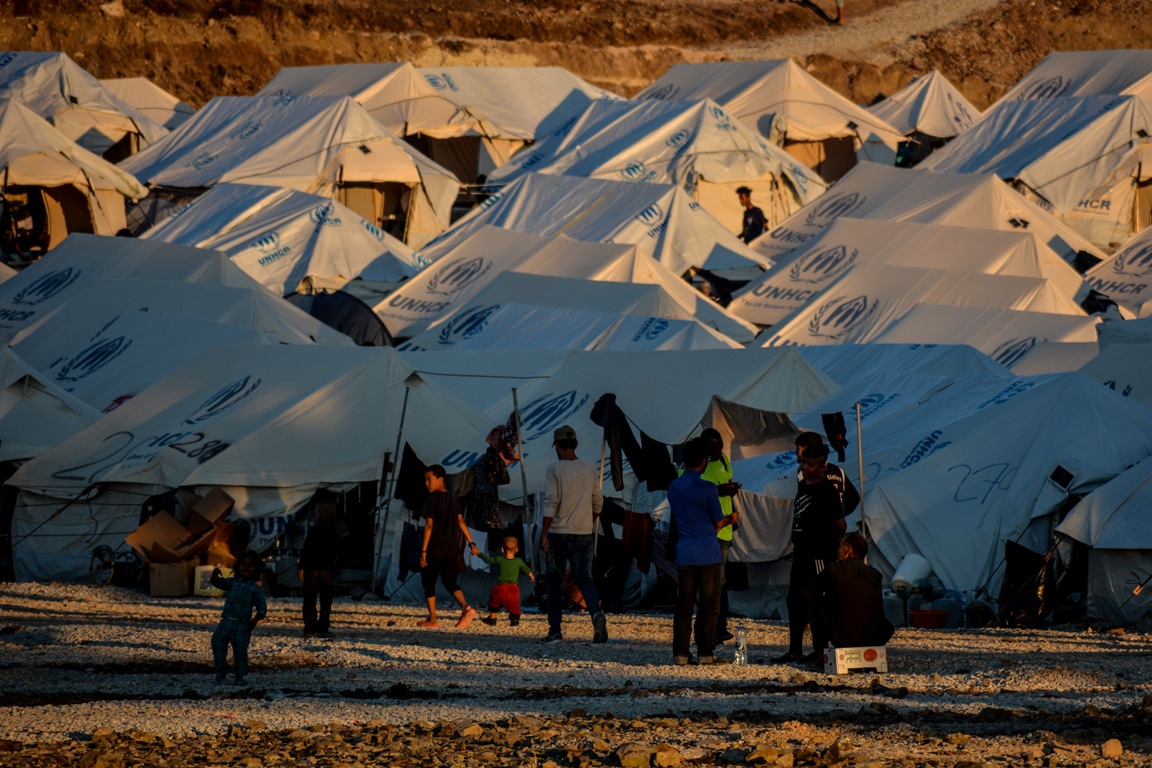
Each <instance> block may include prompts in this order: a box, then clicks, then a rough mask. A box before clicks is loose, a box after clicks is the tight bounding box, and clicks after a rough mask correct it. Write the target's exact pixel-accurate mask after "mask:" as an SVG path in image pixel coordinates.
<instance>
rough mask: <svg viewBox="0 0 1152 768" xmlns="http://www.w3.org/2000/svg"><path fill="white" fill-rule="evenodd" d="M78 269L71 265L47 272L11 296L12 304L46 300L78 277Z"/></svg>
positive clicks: (38, 302) (32, 303) (35, 302)
mask: <svg viewBox="0 0 1152 768" xmlns="http://www.w3.org/2000/svg"><path fill="white" fill-rule="evenodd" d="M80 274H81V272H80V270H79V269H74V268H73V267H67V268H65V269H58V270H56V271H55V272H49V273H48V274H46V275H44V276H43V277H39V278H36V280H35V281H34V282H33V283H32V284H31V285H29V286H28V287H27V288H22V289H20V291H19V292H18V293H17V294H16V295H15V296H13V297H12V303H13V304H29V305H36V304H40V303H41V302H45V301H48V299H50V298H52V297H53V296H55V295H56V294H58V293H60V291H62V290H64V289H65V288H67V287H68V286H70V285H72V283H74V282H76V279H77V278H78V277H80Z"/></svg>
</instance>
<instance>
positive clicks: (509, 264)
mask: <svg viewBox="0 0 1152 768" xmlns="http://www.w3.org/2000/svg"><path fill="white" fill-rule="evenodd" d="M421 255H423V254H421ZM507 272H519V273H524V274H525V275H541V276H548V277H552V278H568V279H579V280H581V281H598V282H600V283H603V284H604V285H606V286H607V285H616V286H618V287H616V288H614V289H613V288H604V290H603V291H599V292H598V293H599V295H600V296H601V297H607V296H608V295H609V294H608V293H607V292H608V291H613V290H614V291H615V293H612V294H611V295H612V296H615V297H617V298H616V299H615V300H617V301H621V302H625V303H622V304H618V305H613V304H611V301H610V300H607V299H606V298H601V299H599V300H597V302H596V304H595V305H594V306H591V305H587V304H583V305H573V304H566V303H563V302H565V301H566V300H569V298H568V297H565V296H563V294H562V293H561V294H560V295H555V294H554V295H553V296H552V297H551V298H550V301H553V302H561V303H554V304H552V306H557V307H562V306H566V307H569V308H573V309H575V308H583V309H596V310H598V311H610V312H617V313H618V314H625V313H626V312H625V309H626V306H630V307H631V308H632V310H631V313H632V314H635V313H636V312H647V311H648V310H652V311H653V312H655V311H656V310H657V309H659V310H660V312H661V314H660V316H663V317H666V318H667V319H692V318H693V317H695V318H696V319H698V320H700V321H701V322H703V323H705V324H706V325H709V326H711V327H713V328H716V329H717V330H719V331H720V332H721V333H723V334H725V335H726V336H729V337H731V338H732V339H733V340H736V341H749V340H751V339H752V337H753V336H755V335H756V329H755V328H754V327H753V326H752V325H751V324H749V323H746V322H744V321H742V320H739V319H738V318H736V317H734V316H732V315H730V314H729V313H727V312H725V311H724V309H723V308H721V307H720V306H718V305H716V304H714V303H713V302H712V301H710V300H708V299H707V298H705V297H704V296H703V294H701V293H700V292H698V291H696V290H695V289H693V288H692V287H690V286H689V285H688V284H687V283H686V282H684V281H683V280H681V279H680V278H678V277H676V276H675V275H673V274H672V273H670V272H669V271H668V270H667V269H665V268H664V267H663V266H662V265H660V264H659V263H657V262H655V261H653V260H652V258H651V257H650V256H649V255H647V253H645V251H644V250H642V249H641V247H640V246H638V245H625V244H614V243H595V242H592V243H589V242H582V241H579V240H573V239H570V238H569V237H567V236H565V235H558V236H554V237H538V236H536V235H532V234H526V233H523V232H514V231H509V230H503V229H498V228H496V227H488V226H482V227H480V228H478V229H476V230H475V231H474V234H472V235H471V236H470V237H468V238H466V239H462V240H461V241H460V242H459V245H458V246H457V247H455V248H453V249H452V250H450V251H445V252H444V253H443V254H442V255H441V256H439V257H438V258H437V260H436V261H435V262H433V263H432V265H431V266H429V267H428V268H426V269H425V270H424V271H423V272H421V273H420V274H419V275H417V276H416V277H414V278H412V279H411V280H409V281H408V282H407V283H405V284H404V285H402V286H401V287H400V288H399V289H398V290H396V291H395V292H394V293H392V294H390V295H389V296H387V297H386V298H385V299H384V300H382V301H379V302H377V303H375V304H374V309H375V311H376V314H377V315H378V316H379V317H380V318H381V320H383V321H384V324H385V326H386V327H387V328H388V330H389V331H390V332H391V333H392V334H393V335H394V336H398V337H410V336H413V335H415V334H417V333H421V332H423V331H425V330H427V329H428V328H429V327H431V326H432V325H434V324H435V323H437V322H439V321H440V320H442V319H443V318H445V317H447V316H448V315H449V314H451V313H453V312H455V311H457V310H459V309H460V308H462V307H464V306H466V305H477V304H478V302H479V303H484V302H483V301H482V300H481V299H479V298H478V294H480V293H482V292H483V291H484V289H485V287H486V286H488V285H489V284H490V283H492V282H493V281H494V280H496V279H497V277H498V276H499V275H502V274H505V273H507ZM538 282H539V287H538V289H539V290H543V289H544V285H545V283H544V281H538ZM625 283H634V284H637V285H639V286H646V287H637V288H632V289H629V288H625V287H622V285H623V284H625ZM556 284H557V282H556V281H555V280H554V281H553V282H552V283H551V284H549V285H551V286H555V285H556ZM518 285H522V288H523V290H536V289H537V288H528V287H527V286H526V285H524V284H523V281H522V282H521V283H518ZM574 290H575V288H574ZM580 291H581V295H588V294H589V293H590V292H597V291H596V289H595V287H593V286H586V287H585V288H584V289H580ZM641 295H643V296H646V297H649V298H648V299H646V300H645V302H646V303H644V304H643V306H644V307H645V309H641V308H640V305H638V304H637V303H636V302H637V300H638V297H639V296H641ZM626 297H629V298H626ZM529 300H530V301H531V303H533V304H548V303H549V302H548V301H545V300H544V297H543V296H542V295H539V294H536V293H532V292H529V293H522V294H519V295H517V294H516V293H515V292H514V291H512V292H509V291H504V292H502V293H501V295H500V298H499V299H496V298H494V297H491V296H490V298H489V299H488V300H487V301H488V303H491V302H492V301H497V302H507V301H511V302H515V303H521V304H525V303H529ZM652 302H654V303H652ZM666 313H672V314H666Z"/></svg>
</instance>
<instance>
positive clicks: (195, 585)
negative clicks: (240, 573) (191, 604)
mask: <svg viewBox="0 0 1152 768" xmlns="http://www.w3.org/2000/svg"><path fill="white" fill-rule="evenodd" d="M215 569H216V566H214V565H198V566H196V575H195V578H194V579H193V580H192V594H194V595H197V596H199V597H223V596H224V593H223V592H222V591H221V590H219V589H216V587H214V586H212V571H213V570H215ZM220 575H222V576H224V577H225V578H228V577H230V576H231V575H232V569H231V568H221V569H220Z"/></svg>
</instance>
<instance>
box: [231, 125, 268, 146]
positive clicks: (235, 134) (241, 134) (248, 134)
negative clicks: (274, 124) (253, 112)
mask: <svg viewBox="0 0 1152 768" xmlns="http://www.w3.org/2000/svg"><path fill="white" fill-rule="evenodd" d="M263 127H264V124H263V123H259V122H256V121H255V120H249V121H248V122H246V123H244V124H243V125H241V126H240V127H239V128H237V129H236V130H234V131H232V133H230V134H228V138H230V139H240V140H241V141H243V140H244V139H250V138H252V137H253V136H255V135H256V134H257V133H258V132H259V131H260V129H261V128H263Z"/></svg>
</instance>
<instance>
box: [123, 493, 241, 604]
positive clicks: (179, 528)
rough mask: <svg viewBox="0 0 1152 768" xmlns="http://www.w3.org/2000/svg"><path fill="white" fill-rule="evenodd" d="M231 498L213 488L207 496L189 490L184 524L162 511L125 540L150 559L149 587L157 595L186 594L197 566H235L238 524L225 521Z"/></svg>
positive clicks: (146, 558)
mask: <svg viewBox="0 0 1152 768" xmlns="http://www.w3.org/2000/svg"><path fill="white" fill-rule="evenodd" d="M233 504H234V502H233V500H232V497H231V496H229V495H228V494H227V493H225V492H224V491H223V490H221V489H220V488H213V489H212V490H211V491H209V492H208V493H207V494H206V495H205V496H204V497H203V498H201V497H198V496H195V495H194V494H189V495H188V496H186V497H185V500H184V508H185V509H188V510H189V512H188V520H187V522H186V523H181V522H180V521H179V520H177V519H176V517H175V516H174V515H173V514H172V513H170V512H167V511H161V512H159V513H158V514H156V515H155V516H153V517H152V518H150V519H149V520H148V521H147V522H145V523H144V524H143V525H141V526H140V527H139V528H137V529H136V530H135V531H133V532H132V533H131V534H129V535H128V536H127V538H126V539H125V541H127V542H128V544H129V546H131V547H132V549H134V550H135V551H136V553H137V554H139V555H140V556H141V557H143V558H144V559H145V560H147V561H148V566H149V568H148V570H149V574H148V575H149V585H150V587H149V589H150V592H151V594H152V595H153V596H155V597H183V596H184V595H188V594H191V592H192V577H193V573H194V572H195V570H196V566H197V565H200V564H201V561H203V563H204V564H205V565H218V566H222V567H231V566H232V565H233V564H234V563H235V562H236V556H235V554H234V553H233V551H232V547H233V545H234V540H235V539H236V538H237V537H236V526H234V525H232V524H230V523H226V522H224V518H225V517H227V515H228V513H229V512H231V511H232V506H233Z"/></svg>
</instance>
